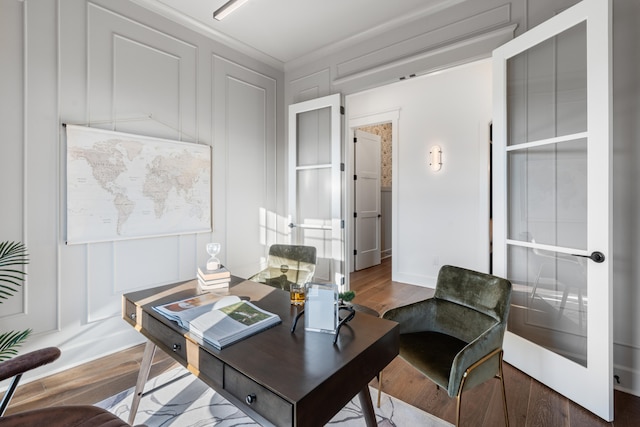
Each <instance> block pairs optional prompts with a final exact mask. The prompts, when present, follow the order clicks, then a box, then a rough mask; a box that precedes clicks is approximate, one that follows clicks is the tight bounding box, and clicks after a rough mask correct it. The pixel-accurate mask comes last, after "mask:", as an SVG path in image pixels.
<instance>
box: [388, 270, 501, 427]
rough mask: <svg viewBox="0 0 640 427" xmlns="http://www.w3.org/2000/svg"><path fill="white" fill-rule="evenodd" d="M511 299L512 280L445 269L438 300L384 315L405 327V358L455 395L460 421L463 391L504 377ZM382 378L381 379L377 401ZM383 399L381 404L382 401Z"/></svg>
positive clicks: (402, 351)
mask: <svg viewBox="0 0 640 427" xmlns="http://www.w3.org/2000/svg"><path fill="white" fill-rule="evenodd" d="M510 299H511V282H509V281H508V280H505V279H502V278H499V277H496V276H492V275H489V274H484V273H479V272H476V271H472V270H467V269H464V268H460V267H454V266H449V265H447V266H443V267H442V268H441V269H440V272H439V274H438V281H437V283H436V291H435V295H434V296H433V298H430V299H427V300H424V301H420V302H416V303H413V304H410V305H406V306H403V307H398V308H394V309H391V310H388V311H387V312H385V313H384V314H383V315H382V317H383V318H385V319H389V320H393V321H396V322H398V323H399V324H400V357H402V358H403V359H404V360H406V361H407V362H409V363H410V364H411V365H413V366H414V367H415V368H416V369H418V370H419V371H421V372H422V373H423V374H424V375H426V376H427V377H428V378H429V379H430V380H431V381H433V382H434V383H436V385H438V386H439V387H442V388H444V389H446V390H447V392H448V394H449V396H451V397H455V398H456V402H457V408H456V425H459V423H460V406H461V400H462V398H461V397H462V391H463V390H468V389H470V388H472V387H474V386H476V385H478V384H481V383H483V382H485V381H487V380H489V379H491V378H494V377H496V378H498V379H500V384H501V386H502V398H503V405H504V416H505V422H506V425H507V426H508V425H509V418H508V414H507V401H506V393H505V388H504V378H503V375H502V342H503V338H504V333H505V329H506V325H507V317H508V314H509V304H510ZM381 387H382V378H381V377H380V381H379V389H378V399H379V396H380V388H381ZM378 401H379V400H378Z"/></svg>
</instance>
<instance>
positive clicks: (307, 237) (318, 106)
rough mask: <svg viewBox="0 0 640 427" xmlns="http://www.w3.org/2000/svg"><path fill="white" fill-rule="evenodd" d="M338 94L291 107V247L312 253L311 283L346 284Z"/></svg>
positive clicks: (289, 171) (289, 170) (340, 118)
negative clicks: (313, 250) (314, 257)
mask: <svg viewBox="0 0 640 427" xmlns="http://www.w3.org/2000/svg"><path fill="white" fill-rule="evenodd" d="M340 109H341V105H340V94H334V95H329V96H326V97H323V98H316V99H312V100H309V101H305V102H300V103H297V104H293V105H290V106H289V157H288V159H289V160H288V162H289V164H288V167H287V171H288V181H289V183H288V184H289V185H288V187H289V197H288V203H289V227H290V228H291V236H290V237H291V242H292V243H294V244H300V245H308V246H315V247H316V251H317V252H316V255H317V261H316V271H315V275H314V280H315V281H326V282H331V283H336V284H338V285H341V284H342V283H343V280H344V253H345V249H344V246H345V242H344V232H343V230H344V222H343V221H342V214H341V196H342V190H343V183H342V172H341V159H342V154H341V147H342V144H341V130H342V115H341V112H340Z"/></svg>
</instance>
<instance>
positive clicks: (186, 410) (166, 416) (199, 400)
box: [97, 367, 451, 427]
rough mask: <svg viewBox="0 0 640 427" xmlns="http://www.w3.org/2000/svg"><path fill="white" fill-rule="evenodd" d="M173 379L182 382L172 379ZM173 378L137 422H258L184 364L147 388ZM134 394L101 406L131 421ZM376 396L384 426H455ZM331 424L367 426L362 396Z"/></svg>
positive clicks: (178, 425) (147, 401)
mask: <svg viewBox="0 0 640 427" xmlns="http://www.w3.org/2000/svg"><path fill="white" fill-rule="evenodd" d="M185 374H187V375H185ZM176 379H177V380H176ZM171 380H176V381H174V382H170V381H171ZM167 382H170V383H169V385H166V386H164V387H159V388H157V389H156V390H154V391H153V392H152V393H149V394H147V395H145V396H144V397H143V398H142V400H141V401H140V407H139V409H138V415H137V416H136V420H135V422H136V423H138V424H145V425H147V426H148V427H159V426H174V427H205V426H216V427H232V426H258V424H257V423H256V422H255V421H253V420H252V419H251V418H249V417H248V416H247V415H245V414H244V413H242V412H241V411H240V410H238V409H237V408H236V407H235V406H233V405H232V404H231V403H229V402H228V401H226V400H225V399H224V398H222V397H221V396H220V395H219V394H218V393H216V392H215V391H214V390H212V389H211V388H209V387H208V386H207V385H206V384H205V383H203V382H202V381H200V380H199V379H198V378H196V377H195V376H194V375H191V374H189V373H188V371H187V370H186V369H184V368H182V367H179V368H175V369H172V370H170V371H167V372H165V373H164V374H162V375H160V376H159V377H157V378H154V379H152V380H150V381H149V382H148V383H147V385H146V387H145V390H153V389H154V388H155V387H158V386H159V385H162V384H165V383H167ZM132 396H133V388H131V389H129V390H126V391H123V392H121V393H119V394H117V395H115V396H112V397H110V398H108V399H105V400H104V401H102V402H100V403H98V404H97V406H100V407H101V408H106V409H108V410H109V411H110V412H112V413H114V414H116V415H118V416H119V417H120V418H122V419H124V420H127V419H128V418H129V410H130V406H131V400H132ZM371 396H372V398H373V399H374V405H373V406H374V409H375V411H376V419H377V421H378V426H379V427H393V426H396V427H405V426H407V427H409V426H422V427H450V426H451V424H449V423H448V422H445V421H443V420H441V419H439V418H437V417H435V416H433V415H431V414H428V413H426V412H424V411H421V410H420V409H417V408H414V407H413V406H411V405H408V404H406V403H404V402H402V401H400V400H398V399H396V398H394V397H391V396H389V395H387V394H385V393H383V394H382V399H381V402H380V408H377V407H376V405H375V403H376V402H375V399H377V391H376V390H374V389H373V388H372V389H371ZM327 425H330V426H339V427H351V426H353V427H364V425H365V422H364V418H363V416H362V411H361V409H360V401H359V399H358V397H357V396H356V397H355V398H354V399H353V400H352V401H351V402H349V404H347V406H345V407H344V408H343V409H342V410H341V411H340V412H338V414H336V416H335V417H333V419H332V420H331V421H330V422H329V424H327Z"/></svg>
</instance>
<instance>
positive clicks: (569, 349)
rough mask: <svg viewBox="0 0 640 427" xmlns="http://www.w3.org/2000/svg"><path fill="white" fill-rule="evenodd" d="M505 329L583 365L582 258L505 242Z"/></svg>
mask: <svg viewBox="0 0 640 427" xmlns="http://www.w3.org/2000/svg"><path fill="white" fill-rule="evenodd" d="M508 271H509V280H511V283H512V284H513V293H512V296H511V309H510V312H509V322H508V324H507V325H508V329H509V331H511V332H513V333H515V334H518V335H520V336H522V337H526V338H527V339H528V340H529V341H531V342H534V343H536V344H538V345H541V346H543V347H545V348H547V349H548V350H551V351H554V352H556V353H558V354H560V355H563V356H564V357H566V358H568V359H571V360H573V361H575V362H577V363H579V364H581V365H583V366H586V365H587V307H588V298H587V258H581V257H575V256H572V255H567V254H561V253H557V252H551V251H544V250H538V249H531V248H524V247H518V246H512V245H511V246H509V249H508Z"/></svg>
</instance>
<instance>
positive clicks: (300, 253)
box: [267, 244, 316, 283]
mask: <svg viewBox="0 0 640 427" xmlns="http://www.w3.org/2000/svg"><path fill="white" fill-rule="evenodd" d="M267 268H268V270H269V271H270V272H271V273H270V276H271V277H272V278H273V277H277V276H278V274H284V275H286V276H287V280H288V281H290V282H293V283H307V282H309V281H310V280H311V278H312V277H313V275H314V273H315V270H316V248H315V247H313V246H303V245H280V244H276V245H272V246H271V247H270V248H269V260H268V261H267Z"/></svg>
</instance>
